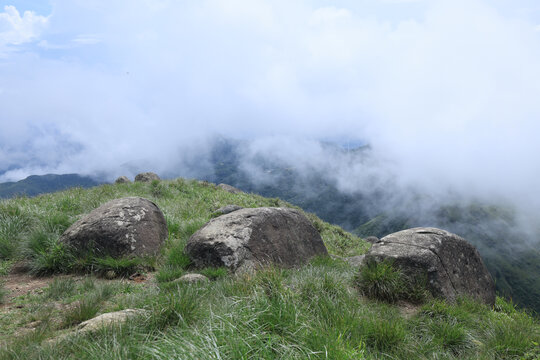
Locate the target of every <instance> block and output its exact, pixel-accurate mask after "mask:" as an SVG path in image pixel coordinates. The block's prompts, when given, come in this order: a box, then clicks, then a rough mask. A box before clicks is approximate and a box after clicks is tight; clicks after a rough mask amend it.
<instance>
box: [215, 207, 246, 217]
mask: <svg viewBox="0 0 540 360" xmlns="http://www.w3.org/2000/svg"><path fill="white" fill-rule="evenodd" d="M240 209H243V207H241V206H238V205H226V206H223V207H220V208H219V209H217V210H216V211H214V214H216V215H225V214H229V213H232V212H233V211H236V210H240Z"/></svg>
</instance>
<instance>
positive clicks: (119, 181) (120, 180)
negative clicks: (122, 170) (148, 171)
mask: <svg viewBox="0 0 540 360" xmlns="http://www.w3.org/2000/svg"><path fill="white" fill-rule="evenodd" d="M130 182H131V180H129V179H128V178H127V176H120V177H118V179H116V180H115V182H114V183H115V184H127V183H130Z"/></svg>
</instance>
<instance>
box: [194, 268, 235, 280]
mask: <svg viewBox="0 0 540 360" xmlns="http://www.w3.org/2000/svg"><path fill="white" fill-rule="evenodd" d="M198 273H199V274H202V275H204V276H206V277H207V278H209V279H210V280H216V279H220V278H223V277H225V276H227V275H228V274H229V270H227V268H224V267H218V268H214V267H209V268H205V269H201V270H198Z"/></svg>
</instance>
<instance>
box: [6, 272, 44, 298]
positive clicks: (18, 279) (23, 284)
mask: <svg viewBox="0 0 540 360" xmlns="http://www.w3.org/2000/svg"><path fill="white" fill-rule="evenodd" d="M3 280H4V288H5V289H6V290H8V291H9V293H8V295H7V299H8V302H9V301H10V300H11V299H13V298H16V297H18V296H21V295H25V294H29V293H35V292H38V291H39V290H41V289H42V288H44V287H47V286H49V284H50V283H51V282H52V281H53V280H54V277H52V276H51V277H34V276H32V275H28V274H10V275H8V276H5V277H4V278H3Z"/></svg>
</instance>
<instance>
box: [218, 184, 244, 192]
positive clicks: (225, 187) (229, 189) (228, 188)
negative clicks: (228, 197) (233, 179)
mask: <svg viewBox="0 0 540 360" xmlns="http://www.w3.org/2000/svg"><path fill="white" fill-rule="evenodd" d="M218 188H220V189H223V190H225V191H227V192H230V193H231V194H241V193H243V191H242V190H240V189H237V188H235V187H234V186H231V185H228V184H219V185H218Z"/></svg>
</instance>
